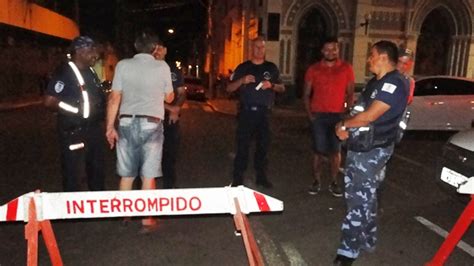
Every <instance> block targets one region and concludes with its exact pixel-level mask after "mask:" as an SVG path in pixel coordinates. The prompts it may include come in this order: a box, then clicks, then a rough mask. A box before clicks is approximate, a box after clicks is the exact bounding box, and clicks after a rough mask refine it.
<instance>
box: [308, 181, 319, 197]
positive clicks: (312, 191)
mask: <svg viewBox="0 0 474 266" xmlns="http://www.w3.org/2000/svg"><path fill="white" fill-rule="evenodd" d="M320 190H321V184H320V183H319V181H318V180H314V182H313V184H312V185H311V187H310V188H309V189H308V194H310V195H316V194H318V192H319V191H320Z"/></svg>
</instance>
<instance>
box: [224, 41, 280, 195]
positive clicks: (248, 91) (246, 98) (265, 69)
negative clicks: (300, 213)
mask: <svg viewBox="0 0 474 266" xmlns="http://www.w3.org/2000/svg"><path fill="white" fill-rule="evenodd" d="M251 54H252V59H251V60H249V61H246V62H244V63H242V64H240V65H238V66H237V68H236V69H235V71H234V73H233V74H232V76H231V77H230V83H229V84H228V85H227V92H230V93H231V92H234V91H236V90H239V97H240V108H239V114H238V125H237V153H236V156H235V159H234V171H233V180H232V186H239V185H242V184H243V174H244V171H245V170H246V168H247V162H248V156H249V149H250V142H251V140H252V137H253V135H256V151H255V158H254V168H255V171H256V174H257V178H256V184H257V185H259V186H262V187H264V188H271V187H272V183H271V182H270V181H268V178H267V175H266V166H267V151H268V146H269V144H270V120H269V116H270V109H271V107H272V105H273V101H274V97H275V92H284V91H285V86H284V85H283V84H282V82H281V79H280V72H279V70H278V68H277V66H276V65H275V64H274V63H272V62H269V61H266V60H265V40H264V39H263V38H262V37H257V38H256V39H254V40H252V41H251Z"/></svg>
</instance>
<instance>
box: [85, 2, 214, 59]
mask: <svg viewBox="0 0 474 266" xmlns="http://www.w3.org/2000/svg"><path fill="white" fill-rule="evenodd" d="M205 2H206V1H202V0H201V1H200V0H153V1H152V0H142V1H133V0H79V10H80V13H79V16H80V17H79V25H80V30H81V34H87V35H90V36H93V37H94V38H95V39H97V40H99V41H111V42H112V43H114V44H115V45H116V46H117V47H118V48H119V49H120V48H122V50H125V51H126V50H127V49H126V48H127V47H126V46H127V44H128V48H129V49H130V45H131V44H132V43H133V38H134V35H135V33H136V32H137V31H139V30H140V29H144V28H149V29H152V30H154V31H155V32H157V33H158V35H159V36H160V38H162V39H163V40H164V41H165V43H166V45H167V46H168V56H167V58H168V60H173V61H174V60H180V61H183V63H185V62H189V63H191V62H190V61H193V60H195V58H201V60H202V57H203V56H202V55H203V53H204V50H203V49H204V38H205V32H206V8H205V6H204V5H205ZM119 3H120V4H121V7H122V8H119ZM169 28H173V29H174V30H175V33H174V34H169V33H168V29H169ZM117 42H120V43H117ZM125 43H127V44H125ZM124 47H125V48H124ZM132 52H133V51H132ZM125 53H126V52H125ZM124 56H130V54H125V55H124Z"/></svg>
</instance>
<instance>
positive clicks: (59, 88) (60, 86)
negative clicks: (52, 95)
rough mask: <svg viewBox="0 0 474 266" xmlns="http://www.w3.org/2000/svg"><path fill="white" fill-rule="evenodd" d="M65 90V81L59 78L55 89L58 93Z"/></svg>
mask: <svg viewBox="0 0 474 266" xmlns="http://www.w3.org/2000/svg"><path fill="white" fill-rule="evenodd" d="M63 90H64V82H62V81H60V80H58V81H56V84H54V91H55V92H56V93H61V92H62V91H63Z"/></svg>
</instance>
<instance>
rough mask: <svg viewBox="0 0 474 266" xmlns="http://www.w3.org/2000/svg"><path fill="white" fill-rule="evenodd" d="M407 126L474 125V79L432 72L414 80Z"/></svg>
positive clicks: (460, 127)
mask: <svg viewBox="0 0 474 266" xmlns="http://www.w3.org/2000/svg"><path fill="white" fill-rule="evenodd" d="M408 110H409V111H410V121H409V123H408V128H407V129H408V130H463V129H469V128H472V127H474V79H468V78H458V77H452V76H432V77H424V78H422V79H419V80H417V81H416V83H415V96H414V98H413V102H412V104H411V105H410V106H409V107H408Z"/></svg>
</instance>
